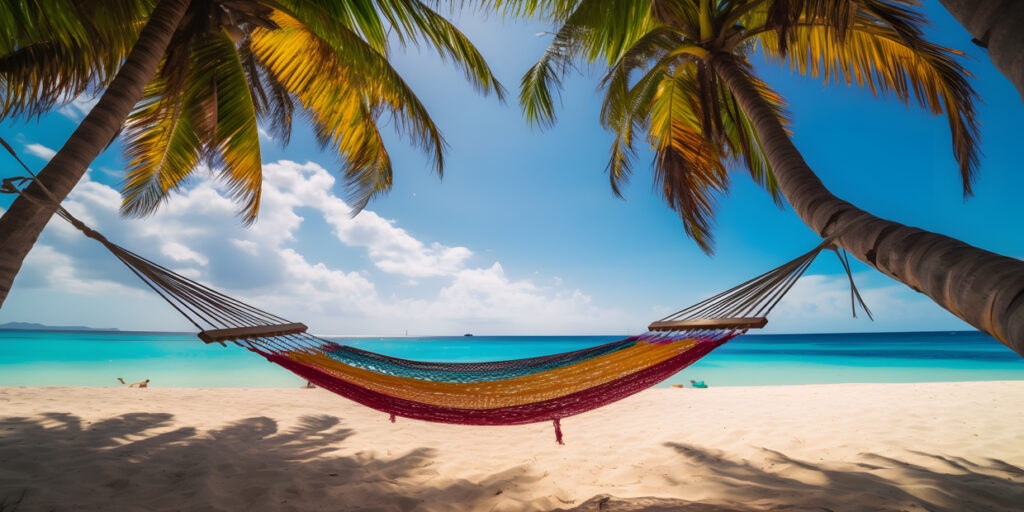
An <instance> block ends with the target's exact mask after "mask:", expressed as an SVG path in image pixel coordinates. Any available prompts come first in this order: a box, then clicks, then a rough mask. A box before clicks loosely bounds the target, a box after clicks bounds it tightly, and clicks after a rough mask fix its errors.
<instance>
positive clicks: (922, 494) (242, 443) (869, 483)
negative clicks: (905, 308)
mask: <svg viewBox="0 0 1024 512" xmlns="http://www.w3.org/2000/svg"><path fill="white" fill-rule="evenodd" d="M176 425H177V424H176V422H175V420H174V417H173V416H172V415H170V414H154V413H134V414H125V415H121V416H116V417H111V418H108V419H105V420H102V421H97V422H94V423H91V424H90V423H83V421H82V420H81V419H80V418H78V417H76V416H74V415H71V414H65V413H49V414H44V415H40V416H36V417H32V418H2V419H0V511H2V512H14V511H17V512H26V511H36V510H41V511H63V510H160V511H163V510H232V511H235V510H238V511H244V512H256V511H262V510H310V509H323V510H397V511H414V510H421V509H425V510H432V511H439V510H446V511H447V510H452V511H462V510H474V511H475V510H498V509H500V510H523V509H531V508H533V507H530V506H529V504H528V503H525V502H521V501H514V500H511V499H508V494H507V493H506V494H504V495H503V494H502V490H503V489H510V488H518V489H519V490H524V489H529V487H530V486H531V484H534V483H535V482H537V481H538V480H540V479H541V478H543V476H542V475H538V474H536V472H534V471H532V469H531V468H530V467H516V468H512V469H509V470H508V471H504V472H501V473H497V474H493V475H486V476H481V475H472V476H471V477H469V478H457V475H442V474H439V472H438V471H437V469H436V467H434V466H435V464H436V463H435V461H434V460H433V459H434V458H435V454H434V453H433V451H432V450H430V449H426V448H419V449H414V450H411V451H409V452H408V453H396V454H395V455H394V456H392V454H391V453H390V452H389V453H387V454H378V453H373V452H361V451H356V450H352V449H347V450H345V452H346V453H348V454H349V455H347V456H339V455H335V454H333V453H332V452H334V451H336V450H337V449H338V448H339V447H346V448H351V446H347V444H348V443H352V442H353V441H352V439H351V436H352V435H353V431H352V430H351V429H348V428H344V427H343V426H342V421H341V420H340V419H338V418H337V417H333V416H306V417H303V418H300V420H299V422H298V423H297V424H296V425H295V426H293V427H290V428H287V429H285V430H283V431H282V430H280V429H279V428H278V424H277V422H276V421H274V420H273V419H270V418H267V417H252V418H247V419H243V420H240V421H236V422H233V423H230V424H227V425H225V426H223V427H221V428H216V429H212V430H202V431H200V430H198V429H196V428H193V427H188V426H176ZM665 446H666V449H668V450H671V451H673V452H675V454H677V455H678V457H679V460H678V463H677V464H674V465H673V466H672V467H671V468H669V470H668V471H667V473H668V474H669V475H671V476H670V477H667V478H666V481H665V494H664V495H670V496H696V495H700V496H707V497H714V501H710V500H709V501H686V500H680V499H671V498H659V497H650V498H630V499H620V498H615V497H612V496H607V495H599V496H595V497H593V498H592V499H590V500H588V501H586V502H585V503H582V504H579V505H576V506H574V507H573V508H568V509H565V508H563V509H559V510H563V511H572V512H584V511H586V512H591V511H594V512H598V511H601V512H640V511H643V512H670V511H673V512H674V511H679V512H725V511H743V512H749V511H763V510H771V511H783V510H784V511H811V510H813V511H818V512H821V511H834V512H840V511H844V512H846V511H868V510H872V511H873V510H893V511H932V512H938V511H950V512H952V511H957V512H959V511H972V512H985V511H1000V512H1002V511H1008V510H1015V509H1016V510H1022V509H1024V508H1021V505H1020V504H1022V503H1024V469H1022V468H1020V467H1017V466H1014V465H1012V464H1009V463H1007V462H1005V461H1001V460H994V459H988V460H986V461H984V462H977V461H975V462H972V461H968V460H965V459H962V458H954V457H944V456H941V455H935V454H927V453H921V452H907V453H906V456H905V457H902V458H903V459H904V460H898V459H895V458H891V457H884V456H881V455H877V454H871V453H864V454H860V455H859V456H858V457H856V460H853V461H842V462H838V461H819V462H809V461H805V460H798V459H794V458H792V457H789V456H787V455H785V454H783V453H780V452H777V451H772V450H767V449H762V450H761V452H760V453H759V454H757V455H756V456H753V457H751V458H750V459H743V460H737V459H733V458H730V457H728V456H726V455H725V454H724V453H723V452H718V451H716V450H710V449H706V448H702V447H699V446H695V445H689V444H680V443H668V444H666V445H665ZM353 452H354V453H353ZM544 498H545V497H544V496H531V497H530V498H529V499H531V500H537V501H534V502H533V503H532V504H533V505H534V506H536V505H537V504H538V503H540V502H547V503H550V500H547V501H545V500H544ZM880 503H881V504H884V507H881V508H880V507H879V506H878V504H880Z"/></svg>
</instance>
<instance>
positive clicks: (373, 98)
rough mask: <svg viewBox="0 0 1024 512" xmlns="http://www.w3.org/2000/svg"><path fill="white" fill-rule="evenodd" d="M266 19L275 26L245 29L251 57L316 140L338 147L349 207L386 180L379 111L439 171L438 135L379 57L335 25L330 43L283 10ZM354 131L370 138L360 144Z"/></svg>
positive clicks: (379, 189) (441, 140)
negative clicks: (297, 108)
mask: <svg viewBox="0 0 1024 512" xmlns="http://www.w3.org/2000/svg"><path fill="white" fill-rule="evenodd" d="M274 20H275V22H277V23H278V25H279V26H280V27H281V28H280V29H278V30H256V31H254V32H253V36H252V48H253V54H254V56H255V57H256V59H257V60H258V61H259V62H260V64H261V66H263V68H264V69H265V70H266V72H267V75H268V76H269V77H270V78H272V79H273V80H275V81H276V82H278V83H280V84H281V86H282V87H283V88H284V89H285V90H287V91H289V92H290V93H291V94H292V95H293V96H294V97H295V98H296V100H297V101H298V102H299V104H300V105H301V106H302V108H303V109H304V110H305V111H306V112H307V113H308V114H309V115H310V116H311V118H312V119H313V122H314V125H315V127H316V130H317V136H318V139H319V141H320V142H321V144H323V145H324V146H328V147H333V148H334V149H335V150H337V151H338V152H339V154H340V155H341V157H342V159H343V160H344V162H345V168H344V175H345V178H346V181H347V182H348V184H349V190H350V198H351V199H352V202H353V203H354V204H356V205H365V204H366V202H367V201H369V199H370V198H371V197H373V196H374V195H376V194H378V193H380V192H382V191H385V190H387V187H389V186H390V183H391V180H390V177H389V176H390V159H389V158H388V157H387V153H386V151H384V149H383V142H382V141H381V140H380V135H379V133H377V128H376V126H375V125H374V123H375V122H376V120H377V118H378V117H379V114H380V112H381V111H382V110H386V111H387V112H389V113H390V114H391V117H392V119H393V120H394V122H395V125H396V128H397V129H399V130H400V131H401V132H402V133H404V134H406V135H407V136H409V137H410V138H411V139H412V140H413V142H414V143H416V144H418V145H419V146H420V147H421V148H423V149H424V150H426V151H427V152H428V153H429V154H430V155H431V156H432V157H433V160H434V166H435V170H436V171H437V172H438V173H439V174H440V173H441V172H442V170H443V166H444V148H445V142H444V137H443V136H442V135H441V132H440V130H439V129H438V128H437V126H436V125H435V124H434V122H433V120H432V119H431V118H430V115H429V113H428V112H427V110H426V107H424V106H423V104H422V103H421V102H420V100H419V99H418V98H417V97H416V95H415V94H414V93H413V92H412V90H411V89H410V88H409V87H408V85H407V84H406V83H405V82H404V80H403V79H402V78H401V76H400V75H399V74H398V72H397V71H395V70H394V69H393V68H392V67H391V65H390V64H389V63H388V62H387V59H385V58H384V56H383V55H381V54H379V53H378V52H376V51H375V50H374V49H373V48H372V47H371V46H370V45H369V44H367V43H366V42H365V41H363V40H362V39H361V38H360V37H358V35H357V34H355V33H353V32H351V31H346V30H345V29H344V28H343V27H336V29H335V31H336V32H337V33H336V34H334V37H333V41H334V42H335V44H338V45H339V48H336V47H334V46H333V45H332V44H330V43H329V42H328V41H327V40H324V39H321V38H320V37H318V36H317V35H316V34H314V33H313V32H312V31H311V30H310V29H309V28H308V27H306V26H305V25H304V24H302V23H301V22H299V21H298V20H296V19H294V18H291V17H290V16H288V15H287V14H285V13H283V12H278V13H275V16H274ZM342 48H343V49H342ZM371 125H373V126H371ZM362 136H366V137H370V139H371V140H369V141H362V140H360V137H362ZM385 162H386V165H385ZM373 172H386V173H387V174H388V175H389V176H388V177H386V178H385V177H383V176H382V177H380V178H379V179H371V178H370V177H369V176H367V173H373ZM366 187H369V188H366Z"/></svg>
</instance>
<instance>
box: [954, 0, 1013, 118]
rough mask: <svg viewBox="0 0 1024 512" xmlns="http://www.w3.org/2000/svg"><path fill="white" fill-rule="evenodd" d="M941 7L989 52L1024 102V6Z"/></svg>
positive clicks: (1008, 1) (1009, 2)
mask: <svg viewBox="0 0 1024 512" xmlns="http://www.w3.org/2000/svg"><path fill="white" fill-rule="evenodd" d="M941 2H942V5H943V6H944V7H945V8H946V10H948V11H949V12H950V14H952V15H953V17H954V18H956V20H957V21H959V22H960V24H961V25H963V26H964V28H965V29H967V32H969V33H970V34H971V35H972V36H973V37H974V42H975V43H976V44H978V45H980V46H982V47H984V48H987V49H988V56H989V58H991V59H992V64H994V65H995V66H996V69H998V70H999V71H1000V72H1001V73H1002V74H1004V75H1006V78H1008V79H1010V81H1011V82H1013V85H1014V86H1016V87H1017V92H1019V93H1020V97H1021V99H1024V30H1021V27H1024V4H1022V3H1021V2H1018V1H1017V0H941Z"/></svg>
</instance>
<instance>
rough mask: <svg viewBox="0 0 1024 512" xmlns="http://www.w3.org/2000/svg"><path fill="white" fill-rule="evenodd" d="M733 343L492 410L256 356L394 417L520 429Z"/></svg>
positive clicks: (712, 344)
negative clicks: (435, 401)
mask: <svg viewBox="0 0 1024 512" xmlns="http://www.w3.org/2000/svg"><path fill="white" fill-rule="evenodd" d="M733 337H735V336H734V335H730V336H726V337H723V338H720V339H716V340H708V341H703V342H700V343H698V344H697V346H695V347H694V348H692V349H690V350H688V351H686V352H684V353H682V354H679V355H677V356H673V357H671V358H669V359H667V360H665V361H662V362H660V363H658V364H656V365H653V366H650V367H648V368H645V369H643V370H640V371H638V372H636V373H632V374H630V375H626V376H624V377H620V378H618V379H615V380H612V381H609V382H606V383H604V384H599V385H597V386H594V387H592V388H587V389H584V390H581V391H577V392H575V393H571V394H568V395H565V396H561V397H558V398H552V399H550V400H543V401H540V402H534V403H531V404H522V405H513V406H508V407H496V408H493V409H461V408H455V407H444V406H438V405H431V404H425V403H422V402H416V401H414V400H408V399H405V398H397V397H393V396H390V395H386V394H383V393H380V392H377V391H373V390H370V389H366V388H363V387H359V386H357V385H355V384H352V383H350V382H346V381H344V380H342V379H339V378H337V377H334V376H333V375H331V374H329V373H327V372H325V371H323V370H320V369H319V368H316V367H314V366H310V365H307V364H304V363H298V362H295V361H293V360H291V359H289V358H288V357H286V356H283V355H280V354H274V353H268V352H263V351H260V350H254V351H255V352H258V353H260V354H261V355H263V356H264V357H266V358H267V359H268V360H269V361H271V362H273V363H276V364H278V365H280V366H282V367H283V368H285V369H287V370H289V371H291V372H292V373H295V374H296V375H299V376H300V377H302V378H304V379H306V380H308V381H310V382H312V383H314V384H316V385H317V386H320V387H322V388H324V389H326V390H328V391H331V392H332V393H335V394H338V395H341V396H343V397H345V398H348V399H349V400H352V401H354V402H357V403H360V404H362V405H365V406H367V407H370V408H373V409H376V410H378V411H382V412H386V413H389V414H393V415H396V416H402V417H405V418H412V419H417V420H424V421H433V422H436V423H454V424H459V425H521V424H524V423H536V422H540V421H553V420H555V419H557V418H565V417H567V416H573V415H576V414H580V413H584V412H587V411H590V410H592V409H597V408H598V407H601V406H604V405H607V404H610V403H612V402H615V401H618V400H622V399H623V398H626V397H628V396H630V395H633V394H636V393H639V392H640V391H643V390H645V389H647V388H649V387H651V386H653V385H655V384H657V383H659V382H661V381H663V380H665V379H667V378H669V377H671V376H672V375H674V374H676V373H678V372H679V371H680V370H682V369H683V368H686V367H687V366H689V365H691V364H693V363H694V362H696V361H697V360H699V359H700V358H702V357H704V356H705V355H707V354H708V353H709V352H711V351H712V350H714V349H716V348H718V347H719V346H721V345H722V344H723V343H725V342H727V341H729V340H730V339H732V338H733Z"/></svg>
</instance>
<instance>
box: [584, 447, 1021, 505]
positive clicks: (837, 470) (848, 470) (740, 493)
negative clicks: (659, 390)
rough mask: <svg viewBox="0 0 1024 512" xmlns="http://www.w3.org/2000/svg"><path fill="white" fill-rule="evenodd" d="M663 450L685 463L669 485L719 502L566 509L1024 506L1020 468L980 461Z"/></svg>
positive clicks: (594, 501) (606, 501) (600, 500)
mask: <svg viewBox="0 0 1024 512" xmlns="http://www.w3.org/2000/svg"><path fill="white" fill-rule="evenodd" d="M665 446H666V447H668V448H671V449H673V450H674V451H676V453H677V454H678V455H679V456H680V457H681V458H682V463H681V464H680V467H679V469H678V472H676V473H675V474H676V475H678V477H675V478H670V479H669V480H668V485H669V486H688V485H699V486H701V487H702V488H704V489H706V490H707V491H706V492H710V493H711V494H714V495H716V496H722V497H723V498H722V499H721V500H715V501H708V502H693V501H686V500H679V499H666V498H656V497H650V498H630V499H619V498H614V497H612V496H607V495H599V496H595V497H593V498H591V499H590V500H588V501H587V502H585V503H583V504H581V505H580V506H578V507H575V508H572V509H564V510H565V512H569V511H572V512H590V511H595V512H596V511H602V512H604V511H607V512H613V511H614V512H674V511H679V512H727V511H736V512H752V511H766V510H767V511H787V512H804V511H808V512H809V511H816V512H840V511H875V510H885V511H889V510H891V511H922V512H924V511H929V512H945V511H948V512H962V511H971V512H986V511H992V512H1005V511H1008V510H1014V509H1015V508H1016V509H1018V510H1021V509H1020V508H1017V507H1021V504H1022V503H1024V469H1022V468H1020V467H1017V466H1015V465H1013V464H1010V463H1008V462H1006V461H1002V460H998V459H987V460H985V462H984V463H977V462H971V461H969V460H966V459H963V458H960V457H946V456H942V455H936V454H929V453H924V452H919V451H908V452H907V454H908V457H907V458H908V459H915V460H919V461H929V462H930V463H931V464H934V466H935V467H936V468H942V470H941V471H939V470H936V469H932V468H928V467H924V466H922V465H920V464H914V463H912V462H909V461H907V460H899V459H896V458H892V457H886V456H882V455H878V454H874V453H862V454H860V455H859V456H858V457H857V460H856V461H853V462H834V461H833V462H818V463H812V462H808V461H804V460H799V459H794V458H792V457H789V456H787V455H786V454H784V453H781V452H778V451H774V450H769V449H766V448H762V449H761V453H760V456H759V457H757V458H756V462H752V461H748V460H735V459H732V458H730V457H727V456H726V455H725V453H724V452H720V451H718V450H713V449H707V448H702V447H699V446H695V445H691V444H683V443H666V444H665ZM687 475H695V476H692V477H689V478H688V477H687ZM879 503H884V504H885V505H884V507H882V508H879V506H878V504H879Z"/></svg>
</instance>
